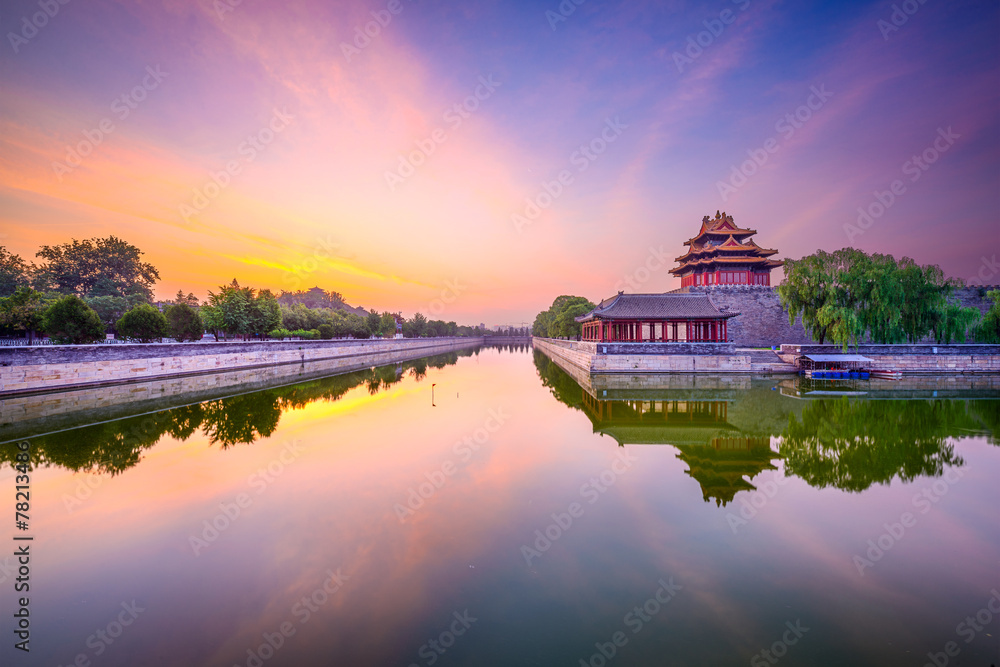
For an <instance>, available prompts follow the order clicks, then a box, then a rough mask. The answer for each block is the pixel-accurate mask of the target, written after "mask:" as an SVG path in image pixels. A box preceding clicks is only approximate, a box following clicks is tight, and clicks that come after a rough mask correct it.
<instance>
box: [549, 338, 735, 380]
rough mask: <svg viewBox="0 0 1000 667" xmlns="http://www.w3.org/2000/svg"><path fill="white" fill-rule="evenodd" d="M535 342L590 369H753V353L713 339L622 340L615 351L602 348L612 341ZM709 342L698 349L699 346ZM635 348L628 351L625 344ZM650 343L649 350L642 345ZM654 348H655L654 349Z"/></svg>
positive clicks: (713, 371)
mask: <svg viewBox="0 0 1000 667" xmlns="http://www.w3.org/2000/svg"><path fill="white" fill-rule="evenodd" d="M532 344H533V345H534V346H535V347H536V348H538V349H540V350H542V351H543V352H545V353H546V354H548V355H549V356H551V357H554V358H558V359H562V360H563V361H566V362H569V363H571V364H573V365H575V366H577V367H579V368H580V369H582V370H584V371H587V372H590V373H749V372H752V371H753V370H754V369H753V367H752V364H751V362H750V356H749V355H746V354H740V353H737V352H735V351H732V352H729V353H723V352H722V349H723V348H726V347H730V348H731V346H723V345H718V344H712V343H688V344H686V345H684V344H677V345H676V346H670V345H667V346H666V347H670V348H672V349H671V350H670V352H672V353H669V354H668V353H665V352H666V351H667V350H661V349H659V348H663V347H664V346H663V345H660V346H656V345H655V344H649V343H630V344H627V345H626V344H619V345H618V346H615V347H616V351H615V352H614V353H611V352H610V351H609V353H607V354H604V353H603V350H598V349H597V348H598V346H600V347H601V348H604V347H609V348H610V347H611V345H610V344H608V345H605V344H604V343H591V342H583V341H568V340H553V339H551V338H535V339H534V340H533V342H532ZM701 345H704V346H706V347H705V349H704V350H703V351H702V352H699V350H698V348H699V346H701ZM628 346H631V349H633V350H634V351H633V352H631V353H629V352H628V351H627V350H626V347H628ZM645 347H650V349H649V350H648V351H646V352H644V351H642V350H643V348H645ZM653 348H655V349H653Z"/></svg>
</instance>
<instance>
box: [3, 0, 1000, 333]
mask: <svg viewBox="0 0 1000 667" xmlns="http://www.w3.org/2000/svg"><path fill="white" fill-rule="evenodd" d="M236 1H237V0H218V1H215V2H213V1H209V0H202V1H200V2H188V1H181V0H173V1H167V2H149V3H126V2H108V1H95V2H87V3H84V2H68V3H67V4H64V5H59V4H57V3H56V4H55V5H54V6H57V7H58V12H57V13H55V15H54V16H51V17H48V16H44V15H43V14H39V12H41V11H43V10H42V9H40V8H39V7H40V5H39V4H38V3H37V2H30V1H27V0H9V1H8V2H5V3H4V5H3V8H2V9H0V32H2V33H3V35H4V44H3V45H2V46H0V90H2V95H0V173H2V178H0V216H2V219H0V225H2V231H0V244H3V245H4V246H6V247H7V248H8V249H9V250H11V251H13V252H16V253H19V254H20V255H22V256H23V257H25V258H26V259H34V253H35V251H36V250H37V249H38V247H39V246H40V245H42V244H51V243H61V242H65V241H68V240H69V239H70V238H87V237H92V236H97V235H107V234H115V235H117V236H120V237H122V238H124V239H126V240H128V241H130V242H132V243H135V244H136V245H138V246H139V247H140V248H141V249H143V250H144V251H145V253H146V257H147V259H148V260H149V261H151V262H152V263H153V264H154V265H155V266H157V267H158V268H159V270H160V273H161V276H162V278H163V279H162V281H161V283H159V284H158V286H157V294H158V296H159V297H161V298H167V297H169V296H170V295H172V294H173V293H174V292H176V290H177V289H178V288H183V289H184V290H185V291H193V292H195V294H197V295H198V296H200V297H202V298H204V296H205V294H206V291H207V290H208V289H212V288H214V287H215V286H216V285H219V284H220V283H223V282H229V280H231V279H232V278H233V277H237V278H238V279H239V280H240V282H241V283H243V284H249V285H251V286H255V287H270V288H272V289H275V290H280V289H293V288H308V287H311V286H313V285H319V286H321V287H323V288H325V289H336V290H338V291H341V292H342V293H343V294H344V295H345V296H346V297H347V299H348V301H349V302H351V303H353V304H360V305H364V306H366V307H374V308H377V309H379V310H394V311H395V310H402V311H403V312H404V314H406V315H407V316H409V315H412V313H413V312H415V311H420V312H423V313H424V314H426V315H430V316H431V317H436V318H437V317H439V318H443V319H448V320H451V319H454V320H457V321H459V322H466V323H473V322H475V323H478V322H486V323H488V324H500V323H513V324H519V323H520V322H521V321H530V320H531V319H532V318H533V317H534V315H535V313H537V312H538V311H539V310H543V309H544V308H546V307H547V306H548V305H549V304H550V303H551V301H552V299H553V298H554V297H556V296H558V295H559V294H580V295H583V296H587V297H589V298H590V299H592V300H595V301H596V300H598V299H601V298H603V297H606V296H608V295H609V294H612V293H613V292H614V291H615V290H616V289H621V283H622V281H623V279H625V278H626V277H630V276H633V277H634V276H636V271H637V270H638V269H639V267H642V266H656V267H657V268H656V269H655V270H653V271H652V272H651V273H650V274H649V278H648V280H645V281H639V282H638V283H635V284H636V288H637V289H635V290H633V289H632V288H628V289H629V291H650V292H653V291H663V290H667V289H672V288H674V287H677V286H678V285H679V283H678V281H677V280H676V279H675V278H673V277H672V276H670V275H669V274H668V273H667V271H668V269H670V268H671V267H672V266H673V265H674V264H673V261H672V260H673V258H674V257H676V256H678V255H680V254H682V252H683V246H682V243H683V241H684V240H686V239H687V238H689V237H691V236H692V235H694V234H695V233H696V231H697V229H698V226H699V223H700V220H701V218H702V216H704V215H711V216H714V214H715V211H716V210H724V211H726V212H728V213H729V214H731V215H733V216H734V218H735V220H736V222H737V223H739V224H740V225H741V226H748V227H751V228H755V229H757V230H759V234H758V236H757V238H756V241H757V242H758V243H759V244H760V245H762V246H764V247H772V248H777V249H778V250H779V251H780V254H779V255H778V258H798V257H801V256H802V255H805V254H808V253H811V252H813V251H815V250H816V249H819V248H822V249H825V250H831V251H832V250H835V249H837V248H841V247H844V246H848V245H853V246H855V247H858V248H861V249H864V250H866V251H869V252H888V253H892V254H894V255H896V256H897V257H900V256H902V255H908V256H911V257H913V258H914V259H915V260H917V261H918V262H920V263H934V264H939V265H940V266H941V267H942V268H943V269H944V270H945V272H946V273H947V274H948V275H951V276H955V277H959V278H963V279H967V280H973V281H980V280H982V281H984V282H986V283H998V282H1000V266H998V265H997V263H996V262H995V261H994V257H995V255H996V253H997V250H998V247H997V246H998V242H997V238H998V234H997V229H998V215H997V211H998V210H1000V163H998V157H1000V133H998V118H1000V114H998V111H1000V105H998V93H1000V68H998V66H1000V40H998V35H1000V6H998V4H997V3H996V2H962V1H958V2H943V1H941V0H927V1H926V2H925V3H924V4H920V3H919V2H918V1H917V0H911V1H910V2H903V3H896V4H895V5H894V4H893V3H890V2H854V3H845V2H837V3H833V2H826V3H824V2H798V3H781V2H775V1H768V0H739V1H737V2H729V1H726V2H722V1H716V2H658V3H642V2H639V3H637V2H617V3H615V2H610V3H609V2H596V1H595V0H589V1H586V2H583V3H582V4H580V5H576V4H575V3H573V2H571V1H570V0H567V2H564V3H563V4H562V5H560V4H559V3H558V2H555V1H552V2H547V3H510V2H503V3H501V2H465V3H461V4H460V5H455V4H454V3H445V2H427V1H424V0H416V1H410V0H399V2H395V1H393V2H383V1H381V0H376V1H375V2H365V3H358V2H339V3H322V2H289V3H277V2H267V1H265V0H242V2H239V4H235V5H232V3H235V2H236ZM231 5H232V6H231ZM894 6H895V7H898V8H899V12H902V13H899V12H897V13H895V14H894V11H895V10H894ZM560 7H562V13H560V11H561V10H560ZM570 8H573V11H572V12H569V11H568V9H570ZM226 10H231V11H226ZM394 10H395V11H396V13H392V12H393V11H394ZM905 10H911V11H912V14H906V13H905ZM373 12H374V14H373ZM904 19H905V21H904ZM378 20H381V22H382V23H383V24H384V25H379V24H377V23H372V22H373V21H378ZM32 21H34V23H35V25H32ZM894 21H895V22H894ZM897 24H898V25H897ZM39 25H40V26H41V27H38V26H39ZM366 28H367V29H368V31H369V32H370V33H371V34H373V35H374V36H373V37H366V38H360V37H358V35H359V34H361V33H363V31H364V30H365V29H366ZM699 42H700V44H699ZM477 95H478V97H477ZM123 96H124V99H123ZM102 124H103V125H102ZM102 128H103V129H102ZM587 146H589V147H590V148H589V149H588V150H581V148H583V147H587ZM768 149H770V150H768ZM83 153H86V155H83ZM755 157H756V162H753V160H754V158H755ZM914 158H916V160H918V161H919V162H918V161H915V160H914ZM748 161H749V162H748ZM758 163H759V164H758ZM734 170H735V172H734ZM560 175H562V177H563V182H562V183H560V182H559V179H560ZM895 181H898V182H896V183H895V190H896V194H893V193H892V190H893V184H894V182H895ZM880 193H883V194H880ZM890 197H891V202H890ZM880 198H881V200H882V201H881V202H880V201H879V199H880ZM532 203H534V204H536V205H539V208H538V209H537V211H536V210H535V209H534V208H533V205H532ZM859 207H860V208H862V209H863V210H867V211H869V212H870V214H872V219H871V221H870V222H869V221H867V220H862V223H863V224H859V220H858V219H859V211H858V209H859ZM536 213H537V214H536ZM661 247H662V250H661ZM663 255H666V256H667V258H668V261H665V262H659V261H658V260H654V258H659V257H661V256H663ZM638 275H639V277H642V276H644V275H645V274H644V272H642V271H640V272H639V274H638ZM776 277H778V276H776ZM633 282H635V280H634V279H633Z"/></svg>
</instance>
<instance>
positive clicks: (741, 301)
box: [681, 285, 812, 347]
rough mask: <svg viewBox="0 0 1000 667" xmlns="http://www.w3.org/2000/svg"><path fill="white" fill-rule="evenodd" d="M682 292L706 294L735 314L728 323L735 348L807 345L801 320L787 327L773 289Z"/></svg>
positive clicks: (740, 287)
mask: <svg viewBox="0 0 1000 667" xmlns="http://www.w3.org/2000/svg"><path fill="white" fill-rule="evenodd" d="M681 291H684V292H690V293H701V294H708V296H709V298H711V300H712V303H714V304H715V305H716V307H717V308H719V309H720V310H728V311H730V312H738V313H740V315H739V316H738V317H733V318H731V319H730V320H729V323H728V327H729V337H730V338H731V339H732V342H733V343H734V344H735V345H736V346H737V347H771V346H772V345H780V344H781V343H808V342H811V341H812V338H810V337H809V335H808V334H807V333H806V330H805V329H804V328H802V318H801V317H799V318H796V320H795V324H789V323H788V314H787V313H785V311H784V309H783V308H782V307H781V302H780V301H778V293H777V292H776V291H775V288H773V287H767V286H764V285H704V286H699V287H687V288H684V289H683V290H681Z"/></svg>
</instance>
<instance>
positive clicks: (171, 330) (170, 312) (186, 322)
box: [163, 303, 205, 343]
mask: <svg viewBox="0 0 1000 667" xmlns="http://www.w3.org/2000/svg"><path fill="white" fill-rule="evenodd" d="M163 316H164V317H166V318H167V333H168V334H169V335H170V337H171V338H173V339H174V340H176V341H177V342H178V343H183V342H184V341H189V340H192V341H193V340H201V336H202V334H203V333H204V332H205V326H204V325H203V324H202V322H201V316H200V315H199V314H198V311H197V310H195V309H194V308H192V307H191V306H189V305H188V304H186V303H176V304H174V305H172V306H169V307H168V308H167V309H166V310H164V311H163Z"/></svg>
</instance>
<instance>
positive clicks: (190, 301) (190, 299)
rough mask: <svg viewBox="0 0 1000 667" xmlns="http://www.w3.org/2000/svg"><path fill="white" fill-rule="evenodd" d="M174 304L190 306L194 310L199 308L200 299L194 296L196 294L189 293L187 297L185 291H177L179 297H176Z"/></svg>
mask: <svg viewBox="0 0 1000 667" xmlns="http://www.w3.org/2000/svg"><path fill="white" fill-rule="evenodd" d="M174 304H176V305H181V304H184V305H188V306H191V307H192V308H197V307H198V297H196V296H195V295H194V292H188V293H187V296H185V295H184V290H182V289H179V290H177V295H176V296H174Z"/></svg>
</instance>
